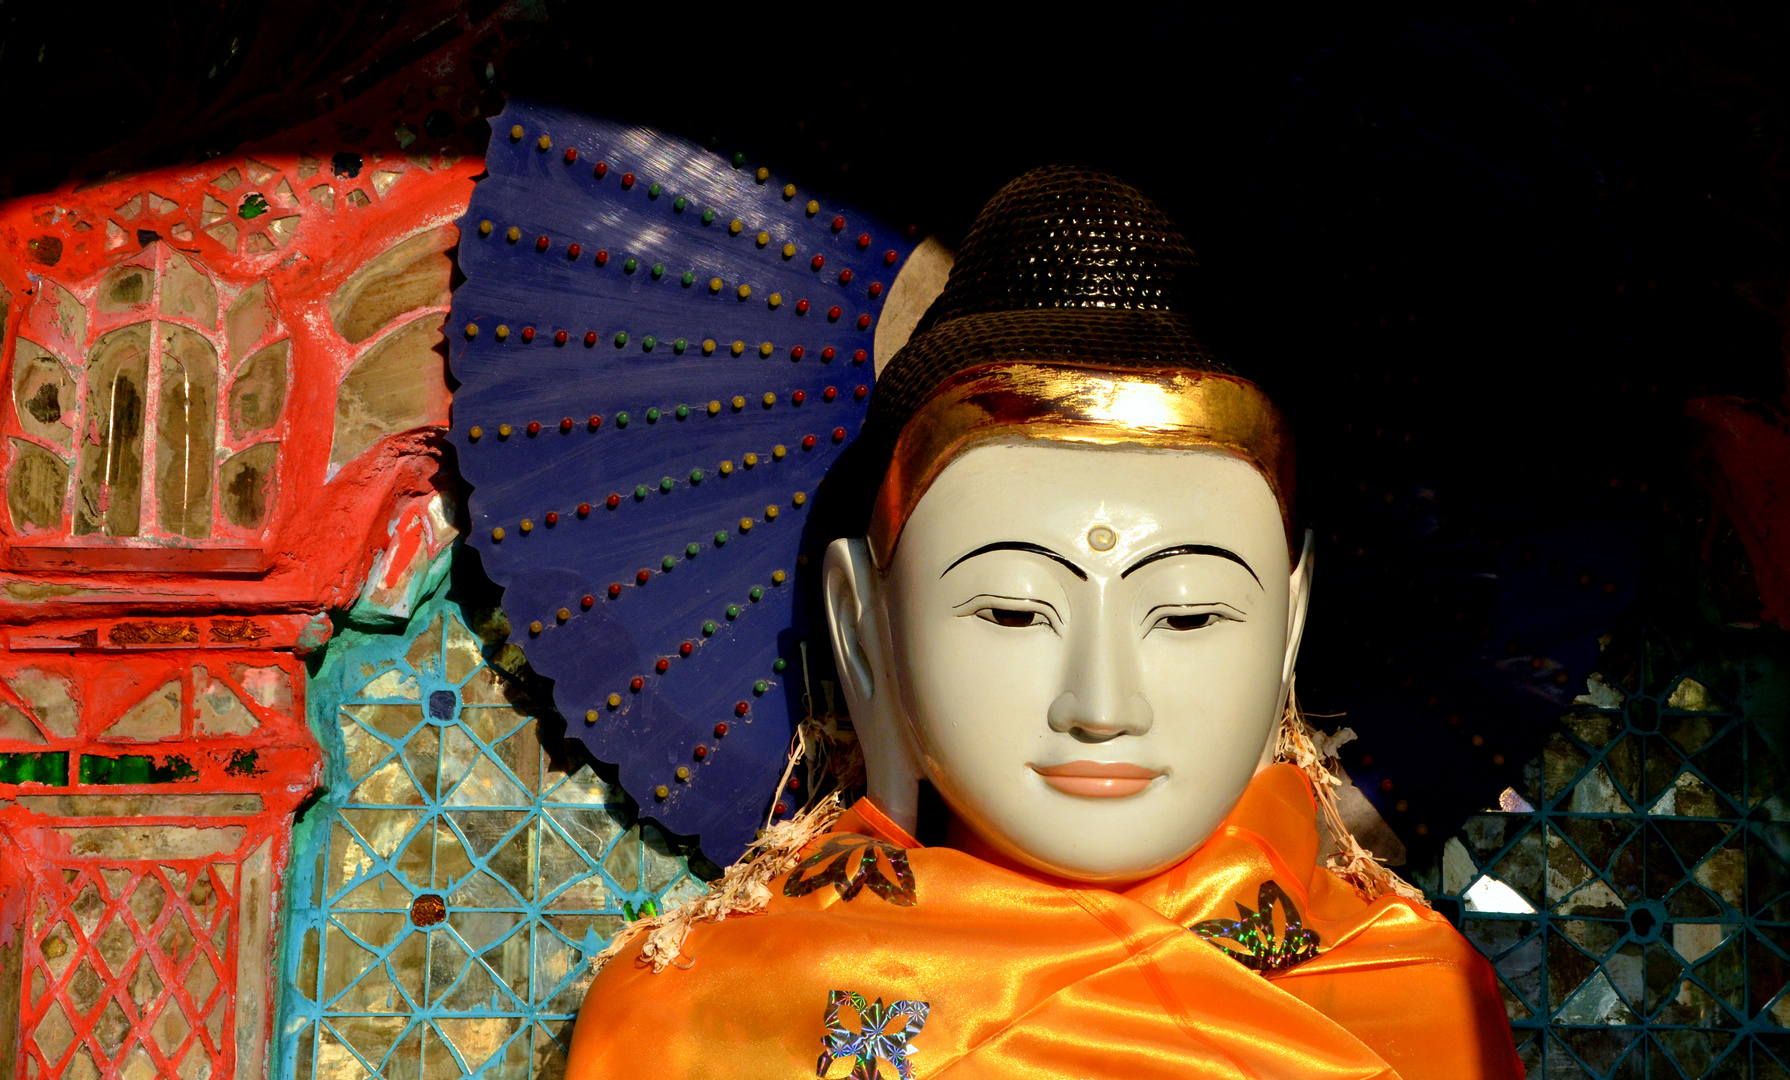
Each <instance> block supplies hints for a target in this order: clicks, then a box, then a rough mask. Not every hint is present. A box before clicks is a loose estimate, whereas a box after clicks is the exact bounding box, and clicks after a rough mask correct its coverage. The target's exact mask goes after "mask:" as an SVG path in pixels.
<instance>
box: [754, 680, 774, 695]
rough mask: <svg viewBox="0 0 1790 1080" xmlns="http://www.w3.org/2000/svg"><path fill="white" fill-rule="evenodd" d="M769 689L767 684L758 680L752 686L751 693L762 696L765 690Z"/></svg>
mask: <svg viewBox="0 0 1790 1080" xmlns="http://www.w3.org/2000/svg"><path fill="white" fill-rule="evenodd" d="M770 688H771V684H770V683H768V682H765V681H764V680H763V679H760V680H758V681H757V682H755V683H753V684H752V692H753V693H754V694H762V693H764V692H765V691H766V690H769V689H770Z"/></svg>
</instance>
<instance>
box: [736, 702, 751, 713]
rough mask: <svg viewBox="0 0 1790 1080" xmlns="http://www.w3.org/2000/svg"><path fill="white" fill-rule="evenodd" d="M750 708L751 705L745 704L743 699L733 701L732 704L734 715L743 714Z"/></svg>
mask: <svg viewBox="0 0 1790 1080" xmlns="http://www.w3.org/2000/svg"><path fill="white" fill-rule="evenodd" d="M751 708H752V706H750V705H748V704H746V703H745V702H743V701H740V702H735V703H734V706H733V714H734V715H735V716H745V715H746V713H747V712H749V711H750V710H751Z"/></svg>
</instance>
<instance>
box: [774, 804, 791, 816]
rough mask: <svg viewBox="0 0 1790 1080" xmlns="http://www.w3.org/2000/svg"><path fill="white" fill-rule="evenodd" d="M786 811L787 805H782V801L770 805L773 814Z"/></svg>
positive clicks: (787, 809)
mask: <svg viewBox="0 0 1790 1080" xmlns="http://www.w3.org/2000/svg"><path fill="white" fill-rule="evenodd" d="M788 812H789V807H787V806H784V805H783V804H782V803H778V804H777V805H776V806H773V807H771V813H773V814H786V813H788Z"/></svg>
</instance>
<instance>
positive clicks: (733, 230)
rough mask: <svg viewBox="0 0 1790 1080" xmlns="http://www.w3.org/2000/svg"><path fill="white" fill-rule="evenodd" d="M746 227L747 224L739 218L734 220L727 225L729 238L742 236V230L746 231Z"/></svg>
mask: <svg viewBox="0 0 1790 1080" xmlns="http://www.w3.org/2000/svg"><path fill="white" fill-rule="evenodd" d="M745 227H746V223H745V222H743V221H741V220H740V219H739V218H734V219H733V220H732V221H730V222H728V223H727V233H728V235H729V236H738V235H740V230H742V229H744V228H745Z"/></svg>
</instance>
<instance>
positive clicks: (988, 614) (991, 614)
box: [976, 608, 1050, 626]
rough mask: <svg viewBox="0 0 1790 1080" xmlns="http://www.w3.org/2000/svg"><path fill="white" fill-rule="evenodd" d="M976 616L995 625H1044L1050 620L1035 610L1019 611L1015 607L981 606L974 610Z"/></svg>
mask: <svg viewBox="0 0 1790 1080" xmlns="http://www.w3.org/2000/svg"><path fill="white" fill-rule="evenodd" d="M976 618H978V619H985V620H987V621H988V622H991V623H994V624H995V625H996V626H1045V625H1048V624H1049V622H1050V620H1049V619H1046V618H1045V617H1044V616H1043V615H1042V614H1040V613H1039V612H1036V611H1020V610H1018V609H1016V608H982V609H981V610H979V611H977V612H976Z"/></svg>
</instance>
